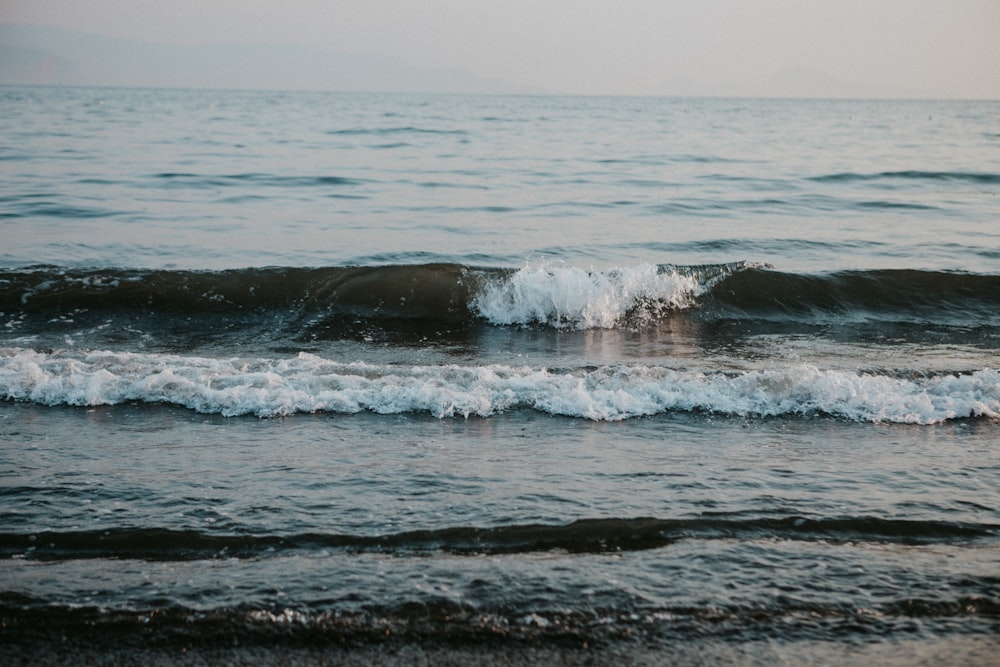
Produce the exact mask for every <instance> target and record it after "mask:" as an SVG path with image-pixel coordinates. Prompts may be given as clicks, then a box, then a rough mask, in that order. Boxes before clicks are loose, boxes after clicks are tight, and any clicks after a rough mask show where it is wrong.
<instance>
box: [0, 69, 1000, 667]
mask: <svg viewBox="0 0 1000 667" xmlns="http://www.w3.org/2000/svg"><path fill="white" fill-rule="evenodd" d="M0 109H2V111H3V113H0V118H2V120H0V168H2V169H3V173H4V179H3V181H2V183H0V230H2V237H3V242H2V244H0V325H2V326H0V396H2V397H3V399H4V401H3V402H2V403H0V497H2V502H0V617H2V620H3V625H2V628H3V629H2V632H3V633H4V637H5V641H13V640H14V639H15V638H17V639H18V641H21V642H31V641H34V642H36V643H38V642H41V643H44V642H49V641H54V639H53V638H56V639H58V638H61V637H63V636H70V637H74V636H76V637H88V638H90V639H88V641H90V640H93V641H98V642H100V641H106V642H108V644H109V645H110V644H115V645H121V644H122V643H123V642H124V645H128V646H135V647H141V646H143V645H146V644H150V645H161V646H162V645H166V646H181V645H184V646H187V645H192V644H195V645H196V644H199V643H208V644H211V643H213V642H216V643H218V642H222V643H223V644H225V643H226V642H229V641H239V642H243V643H244V644H245V643H247V642H250V643H258V644H259V643H267V642H273V641H278V642H293V643H294V642H306V643H309V644H317V643H318V644H320V645H325V644H339V643H342V642H347V643H350V644H369V643H371V642H382V641H385V640H386V637H390V638H397V639H398V640H399V641H403V642H419V643H422V644H426V643H433V644H445V645H457V644H461V645H468V644H470V643H471V644H476V645H479V644H486V645H492V644H491V643H498V645H507V644H509V643H511V642H513V643H524V644H525V645H531V646H551V647H576V648H579V647H580V646H583V645H587V646H602V645H603V646H630V647H642V648H644V649H652V650H656V648H657V647H666V646H677V645H679V644H678V642H680V643H681V644H683V643H684V642H709V643H711V644H714V645H733V646H742V645H745V644H746V643H747V642H750V643H754V642H758V643H759V642H765V643H767V644H769V645H794V646H795V647H796V648H795V651H794V652H793V653H792V654H791V655H790V656H789V655H787V654H786V655H785V657H786V658H790V659H791V660H793V661H795V662H802V663H806V662H814V661H817V660H823V659H824V656H827V657H828V653H825V652H824V651H826V650H827V649H826V648H823V647H829V646H830V645H831V643H832V644H844V645H852V646H857V645H867V646H896V645H902V644H906V643H907V642H910V643H913V642H917V643H919V645H920V646H921V647H927V650H929V651H930V652H931V653H932V654H935V655H947V654H948V651H950V648H949V647H951V646H952V645H953V644H954V643H955V642H963V641H971V642H973V643H974V645H975V646H976V647H979V648H982V647H983V646H986V647H987V648H986V649H985V650H986V653H982V654H977V655H979V656H980V658H982V661H983V662H984V663H985V662H987V661H988V656H989V652H990V650H991V649H989V648H988V647H990V646H995V645H996V640H995V637H996V636H997V632H998V630H1000V567H998V565H1000V491H998V489H1000V450H998V446H1000V421H998V420H1000V222H998V221H1000V150H998V149H1000V105H998V104H997V103H990V102H976V103H962V102H947V103H945V102H862V101H854V102H852V101H835V102H834V101H767V100H683V99H624V98H554V97H553V98H547V97H537V98H531V97H529V98H513V97H450V96H439V97H434V96H428V97H414V96H390V95H383V96H379V95H322V94H300V93H296V94H277V93H236V92H225V93H223V92H205V91H199V92H195V91H152V90H101V89H57V88H53V89H47V88H5V89H0ZM95 637H96V639H94V638H95ZM102 637H103V638H104V640H102V639H101V638H102ZM984 642H985V643H984ZM921 650H923V649H921ZM879 655H881V656H882V657H884V656H885V653H879ZM956 655H957V654H956ZM758 657H759V656H758ZM965 658H969V655H968V654H966V655H965ZM761 660H762V661H763V659H762V658H761Z"/></svg>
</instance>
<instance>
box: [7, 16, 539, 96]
mask: <svg viewBox="0 0 1000 667" xmlns="http://www.w3.org/2000/svg"><path fill="white" fill-rule="evenodd" d="M0 83H6V84H54V85H93V86H141V87H153V88H218V89H261V90H329V91H351V92H353V91H357V92H404V93H405V92H426V93H534V92H544V91H538V90H534V89H530V88H527V87H524V86H518V85H515V84H511V83H507V82H505V81H499V80H493V79H487V78H483V77H479V76H476V75H474V74H471V73H469V72H466V71H463V70H459V69H433V68H426V67H418V66H416V65H411V64H408V63H405V62H401V61H398V60H394V59H392V58H386V57H381V56H374V55H359V54H349V53H341V52H338V51H334V50H328V49H319V48H310V47H304V46H297V45H292V44H273V43H262V44H208V45H200V46H171V45H166V44H156V43H151V42H140V41H134V40H127V39H119V38H114V37H104V36H101V35H94V34H89V33H82V32H76V31H72V30H64V29H61V28H51V27H45V26H34V25H11V24H8V25H0Z"/></svg>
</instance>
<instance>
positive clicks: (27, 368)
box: [0, 348, 1000, 424]
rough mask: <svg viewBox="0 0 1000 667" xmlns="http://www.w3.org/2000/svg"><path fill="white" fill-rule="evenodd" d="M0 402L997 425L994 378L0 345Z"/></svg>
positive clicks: (985, 373)
mask: <svg viewBox="0 0 1000 667" xmlns="http://www.w3.org/2000/svg"><path fill="white" fill-rule="evenodd" d="M0 398H3V399H6V400H16V401H30V402H34V403H39V404H44V405H76V406H95V405H114V404H120V403H126V402H132V401H141V402H145V403H166V404H171V405H178V406H183V407H186V408H189V409H192V410H196V411H198V412H202V413H210V414H221V415H224V416H238V415H257V416H259V417H279V416H287V415H292V414H296V413H317V412H329V413H340V414H355V413H359V412H373V413H378V414H400V413H425V414H430V415H433V416H435V417H438V418H451V417H466V418H468V417H472V416H477V417H491V416H494V415H497V414H500V413H503V412H509V411H513V410H521V409H530V410H536V411H539V412H543V413H547V414H551V415H558V416H566V417H573V418H582V419H590V420H597V421H620V420H624V419H629V418H634V417H648V416H654V415H660V414H664V413H671V412H705V413H715V414H722V415H732V416H752V417H775V416H791V415H800V416H810V415H832V416H835V417H839V418H843V419H848V420H852V421H860V422H865V421H868V422H888V423H911V424H934V423H939V422H944V421H947V420H951V419H964V418H990V419H1000V370H996V369H982V370H979V371H975V372H971V373H965V374H937V375H926V376H922V377H907V376H898V377H897V376H893V375H889V374H875V373H864V372H853V371H843V370H823V369H819V368H817V367H815V366H808V365H800V366H791V367H787V368H783V369H777V370H756V371H744V372H739V373H725V372H703V371H694V370H675V369H671V368H666V367H661V366H655V365H644V364H635V365H626V364H621V365H610V366H600V367H596V368H595V367H583V368H576V369H549V368H532V367H527V366H525V367H516V366H506V365H499V364H494V365H482V366H459V365H442V366H402V365H375V364H367V363H362V362H355V363H349V364H344V363H337V362H333V361H329V360H326V359H323V358H322V357H319V356H316V355H312V354H307V353H299V354H298V355H297V356H296V357H293V358H289V359H278V360H274V359H263V358H250V359H239V358H232V359H214V358H207V357H194V356H179V355H167V354H144V353H135V352H109V351H104V352H77V351H54V352H39V351H35V350H30V349H24V348H4V349H0Z"/></svg>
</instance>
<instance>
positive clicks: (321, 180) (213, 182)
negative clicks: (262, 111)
mask: <svg viewBox="0 0 1000 667" xmlns="http://www.w3.org/2000/svg"><path fill="white" fill-rule="evenodd" d="M153 178H155V179H156V181H157V187H163V186H166V187H189V188H218V187H227V186H235V185H251V186H254V187H285V188H287V187H293V188H294V187H329V186H343V185H359V184H361V183H364V182H365V181H362V180H360V179H356V178H347V177H344V176H326V175H319V176H278V175H275V174H260V173H244V174H224V175H218V176H216V175H212V176H210V175H205V174H193V173H185V172H163V173H159V174H154V176H153Z"/></svg>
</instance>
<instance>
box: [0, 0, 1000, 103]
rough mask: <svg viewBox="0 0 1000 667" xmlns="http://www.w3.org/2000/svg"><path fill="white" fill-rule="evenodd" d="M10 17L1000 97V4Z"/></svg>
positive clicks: (551, 76)
mask: <svg viewBox="0 0 1000 667" xmlns="http://www.w3.org/2000/svg"><path fill="white" fill-rule="evenodd" d="M0 23H33V24H42V25H51V26H58V27H63V28H73V29H77V30H82V31H86V32H92V33H97V34H101V35H109V36H116V37H128V38H133V39H138V40H146V41H155V42H160V43H166V44H206V43H219V42H221V43H229V42H272V43H273V42H281V43H298V44H303V45H307V46H312V47H324V48H329V49H333V50H337V51H342V52H351V53H362V54H382V55H387V56H391V57H393V58H397V59H399V60H401V61H405V62H407V63H409V64H411V65H419V66H428V67H456V68H461V69H464V70H468V71H469V72H472V73H474V74H477V75H480V76H484V77H491V78H496V79H501V80H504V81H508V82H511V83H516V84H521V85H526V86H533V87H537V88H540V89H545V90H549V91H553V92H569V93H584V94H590V93H595V94H602V93H608V94H660V93H664V92H667V93H670V92H682V93H683V92H693V93H709V94H769V93H773V92H778V93H779V94H780V93H782V91H786V90H791V91H792V92H794V91H795V90H797V87H804V89H808V88H809V86H810V85H812V84H815V83H816V82H817V81H824V80H825V81H827V82H828V83H830V84H831V85H840V84H844V85H847V86H850V87H851V90H858V91H861V92H864V93H867V94H869V95H878V94H880V93H881V94H884V95H886V96H899V95H916V96H933V97H976V98H984V97H985V98H1000V0H410V1H404V0H395V1H393V0H350V1H346V0H341V1H338V0H273V1H261V0H86V1H84V0H0ZM806 92H808V90H806Z"/></svg>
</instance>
